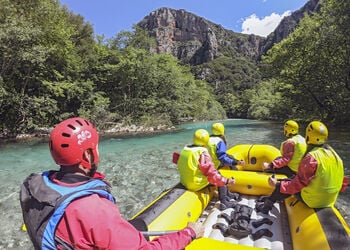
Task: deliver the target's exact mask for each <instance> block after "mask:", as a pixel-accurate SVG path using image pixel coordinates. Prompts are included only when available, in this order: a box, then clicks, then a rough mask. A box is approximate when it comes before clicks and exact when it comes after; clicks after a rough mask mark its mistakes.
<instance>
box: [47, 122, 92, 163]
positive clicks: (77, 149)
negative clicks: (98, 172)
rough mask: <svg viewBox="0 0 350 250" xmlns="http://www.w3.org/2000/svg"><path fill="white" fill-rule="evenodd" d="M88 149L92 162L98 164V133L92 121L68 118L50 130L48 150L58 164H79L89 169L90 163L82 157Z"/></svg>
mask: <svg viewBox="0 0 350 250" xmlns="http://www.w3.org/2000/svg"><path fill="white" fill-rule="evenodd" d="M88 149H90V150H91V151H92V154H93V157H94V164H95V165H96V166H97V164H98V133H97V131H96V129H95V127H94V125H93V124H92V123H90V122H89V121H87V120H85V119H83V118H80V117H75V118H69V119H67V120H65V121H63V122H61V123H59V124H57V126H56V127H55V128H54V129H53V130H52V132H51V135H50V151H51V155H52V158H53V159H54V161H55V162H56V163H57V164H58V165H60V166H72V165H76V164H81V165H83V166H84V167H85V168H89V169H91V167H92V166H91V163H90V162H88V161H86V160H85V159H84V158H83V154H84V152H85V151H86V150H88Z"/></svg>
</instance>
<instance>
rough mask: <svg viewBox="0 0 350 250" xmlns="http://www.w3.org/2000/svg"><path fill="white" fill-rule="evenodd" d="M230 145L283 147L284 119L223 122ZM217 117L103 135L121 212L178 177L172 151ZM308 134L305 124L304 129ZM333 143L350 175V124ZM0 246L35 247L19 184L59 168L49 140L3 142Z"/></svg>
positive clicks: (343, 198)
mask: <svg viewBox="0 0 350 250" xmlns="http://www.w3.org/2000/svg"><path fill="white" fill-rule="evenodd" d="M223 123H224V124H225V128H226V130H225V131H226V133H225V134H226V139H227V142H228V147H232V146H234V145H236V144H270V145H274V146H276V147H278V148H279V145H280V143H281V141H282V140H284V139H285V138H284V136H283V128H282V126H283V124H281V123H274V122H264V121H254V120H244V119H242V120H241V119H234V120H227V121H223ZM211 124H212V122H197V123H186V124H182V125H181V126H179V128H180V129H179V130H176V131H169V132H166V133H161V134H153V135H128V136H109V137H104V138H101V140H100V145H99V152H100V163H99V170H100V171H101V172H103V173H104V174H106V176H107V180H108V181H109V182H110V183H111V184H112V186H113V188H112V193H113V195H114V196H115V197H116V199H117V204H118V206H119V209H120V212H121V213H122V215H123V216H124V217H125V218H127V219H130V218H131V217H132V216H133V215H134V214H135V213H136V212H138V211H139V210H140V209H141V208H142V207H144V206H145V205H147V204H148V203H149V202H150V201H152V200H153V199H154V198H156V197H157V196H158V195H159V194H160V193H161V192H162V191H163V190H165V189H167V188H169V187H171V186H173V185H174V184H176V183H177V182H178V181H179V176H178V172H177V168H176V165H175V164H173V163H172V153H173V152H175V151H176V152H180V151H181V149H182V148H183V146H184V145H185V144H190V143H192V136H193V133H194V131H195V130H196V129H198V128H205V129H207V130H208V131H210V126H211ZM300 131H301V134H302V135H304V131H305V126H302V128H301V130H300ZM329 144H330V145H331V146H333V148H334V149H335V150H336V151H337V152H338V154H339V155H340V156H341V158H342V159H343V162H344V165H345V173H346V174H347V175H350V165H349V160H350V154H349V148H350V147H349V144H350V128H349V127H348V128H344V129H339V128H337V129H332V128H329ZM0 159H1V161H0V188H1V191H2V192H1V194H0V228H1V234H0V249H33V248H32V246H31V243H30V241H29V238H28V236H27V234H26V233H25V232H23V231H22V230H21V225H22V215H21V210H20V205H19V187H20V185H21V183H22V181H23V180H24V179H25V178H26V177H27V176H28V175H29V174H30V173H33V172H41V171H44V170H48V169H58V168H57V166H55V164H54V162H53V160H52V159H51V156H50V152H49V150H48V144H47V141H43V140H38V139H34V140H27V141H22V142H17V143H6V144H4V143H2V144H0ZM349 194H350V190H349V188H348V190H347V191H346V192H344V193H341V195H340V196H339V199H338V201H337V204H336V206H337V207H338V209H339V210H340V211H341V213H342V214H343V216H344V217H345V219H346V220H347V223H348V224H350V210H349V209H348V207H349V204H350V203H349V202H350V195H349Z"/></svg>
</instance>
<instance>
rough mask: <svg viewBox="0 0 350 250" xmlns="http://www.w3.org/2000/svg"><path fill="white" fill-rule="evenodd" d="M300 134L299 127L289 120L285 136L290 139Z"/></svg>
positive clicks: (285, 124) (285, 125)
mask: <svg viewBox="0 0 350 250" xmlns="http://www.w3.org/2000/svg"><path fill="white" fill-rule="evenodd" d="M298 133H299V125H298V123H297V122H295V121H293V120H288V121H286V122H285V123H284V135H285V136H287V137H289V136H292V135H296V134H298Z"/></svg>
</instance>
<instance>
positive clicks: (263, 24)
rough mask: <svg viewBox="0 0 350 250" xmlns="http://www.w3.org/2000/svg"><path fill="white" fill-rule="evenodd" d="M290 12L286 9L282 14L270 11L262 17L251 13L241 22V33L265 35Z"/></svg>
mask: <svg viewBox="0 0 350 250" xmlns="http://www.w3.org/2000/svg"><path fill="white" fill-rule="evenodd" d="M290 14H291V11H286V12H284V13H283V14H282V15H279V14H276V13H272V14H271V15H270V16H265V17H264V18H263V19H260V18H259V17H257V16H256V15H255V14H253V15H251V16H249V17H247V18H246V19H244V21H243V23H242V33H244V34H255V35H259V36H264V37H266V36H267V35H269V34H270V33H271V32H273V31H274V30H275V29H276V27H277V26H278V24H279V23H280V21H281V20H282V18H283V17H285V16H289V15H290Z"/></svg>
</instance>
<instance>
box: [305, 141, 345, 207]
mask: <svg viewBox="0 0 350 250" xmlns="http://www.w3.org/2000/svg"><path fill="white" fill-rule="evenodd" d="M309 153H310V154H311V155H312V156H313V157H314V158H315V159H316V160H317V170H316V173H315V177H314V178H313V179H312V180H311V181H310V183H309V185H308V186H306V187H304V188H303V189H302V190H301V196H302V198H303V200H304V202H305V203H306V204H307V205H308V206H309V207H312V208H322V207H331V206H333V205H334V203H335V202H336V200H337V197H338V194H339V191H340V189H341V187H342V183H343V177H344V167H343V161H342V160H341V159H340V157H339V156H338V154H337V153H336V152H335V151H334V150H333V149H332V148H330V147H328V148H323V147H316V148H314V149H312V150H311V151H310V152H309Z"/></svg>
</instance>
